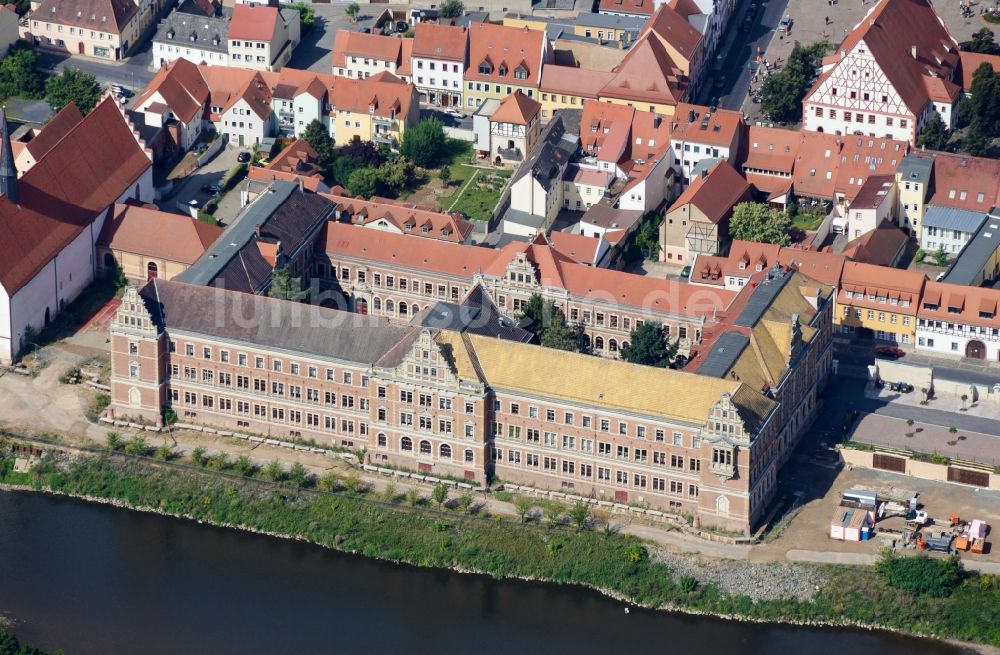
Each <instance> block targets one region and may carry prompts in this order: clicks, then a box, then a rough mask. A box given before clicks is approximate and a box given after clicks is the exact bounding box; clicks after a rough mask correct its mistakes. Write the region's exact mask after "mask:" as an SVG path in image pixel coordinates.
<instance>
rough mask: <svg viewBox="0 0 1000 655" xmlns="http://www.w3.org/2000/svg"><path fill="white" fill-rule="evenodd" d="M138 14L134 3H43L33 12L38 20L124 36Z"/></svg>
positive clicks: (105, 0)
mask: <svg viewBox="0 0 1000 655" xmlns="http://www.w3.org/2000/svg"><path fill="white" fill-rule="evenodd" d="M138 13H139V6H138V5H137V4H136V3H135V2H132V0H74V1H73V2H66V0H43V1H42V3H41V4H40V5H39V6H38V8H37V9H35V10H34V11H33V12H31V16H32V17H33V18H34V19H35V20H44V21H47V22H50V23H56V24H60V25H73V26H76V27H81V28H84V29H87V30H95V31H101V32H111V33H113V34H119V35H120V34H121V33H122V30H124V29H125V26H127V25H128V24H129V23H130V22H131V21H132V19H133V18H135V17H136V15H137V14H138Z"/></svg>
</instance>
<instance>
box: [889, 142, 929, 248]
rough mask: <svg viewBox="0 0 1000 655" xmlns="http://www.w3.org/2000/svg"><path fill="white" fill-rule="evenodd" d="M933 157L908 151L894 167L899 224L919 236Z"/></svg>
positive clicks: (927, 195) (927, 196)
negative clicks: (895, 167)
mask: <svg viewBox="0 0 1000 655" xmlns="http://www.w3.org/2000/svg"><path fill="white" fill-rule="evenodd" d="M933 171H934V159H932V158H931V157H923V156H920V155H919V154H917V153H910V154H908V155H906V156H905V157H903V161H901V162H900V163H899V168H897V169H896V197H897V201H896V203H897V204H896V216H898V217H899V226H900V227H901V228H903V229H904V230H906V231H907V232H910V233H912V234H914V235H917V237H918V238H919V235H920V226H921V224H922V223H923V219H924V212H925V211H926V203H927V199H928V198H929V197H930V192H931V175H932V173H933Z"/></svg>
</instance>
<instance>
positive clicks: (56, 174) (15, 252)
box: [0, 96, 151, 295]
mask: <svg viewBox="0 0 1000 655" xmlns="http://www.w3.org/2000/svg"><path fill="white" fill-rule="evenodd" d="M150 166H151V163H150V159H149V157H148V156H147V155H146V153H145V152H144V151H143V149H142V148H140V147H139V144H138V142H137V141H136V139H135V136H133V134H132V131H131V129H130V128H129V126H128V124H127V123H126V122H125V117H124V116H122V114H121V112H120V110H119V109H118V106H117V104H116V103H115V100H114V98H112V97H110V96H108V97H106V98H105V99H104V100H102V101H101V102H100V103H98V105H97V106H96V107H95V108H94V109H93V110H92V111H91V112H90V113H89V114H88V115H87V116H86V117H85V118H84V119H83V121H81V122H80V123H79V124H78V125H76V126H75V127H73V128H72V129H71V130H70V131H69V132H67V133H66V135H65V136H64V137H63V138H62V139H60V140H59V142H58V143H56V144H55V145H53V146H52V147H51V148H50V149H49V151H48V153H46V155H45V156H44V157H42V159H41V160H40V161H38V162H37V163H36V164H35V165H34V166H33V167H32V168H31V169H30V170H28V171H27V172H26V173H25V174H24V175H23V176H22V177H21V178H20V179H19V180H18V190H19V191H20V201H21V205H20V206H16V205H14V204H13V203H11V202H10V201H9V200H8V199H7V198H6V197H3V198H0V283H2V284H3V286H4V288H5V289H6V291H7V293H8V294H11V295H13V294H14V293H16V292H17V291H18V290H19V289H20V288H21V287H22V286H24V285H25V284H26V283H28V282H29V281H30V280H31V279H32V278H33V277H34V276H35V275H36V274H37V273H38V271H40V270H41V269H42V268H43V267H44V266H45V265H46V264H48V262H49V261H51V260H52V258H53V257H55V256H56V255H57V254H58V253H59V252H60V251H61V250H62V249H63V248H65V247H66V245H68V244H69V243H70V242H71V241H72V240H73V239H75V238H76V237H77V235H78V234H79V233H80V231H81V230H83V229H84V227H86V226H87V225H88V224H89V223H90V222H91V221H92V220H93V219H94V217H95V216H96V215H97V214H98V212H101V211H104V210H105V209H106V208H107V207H109V206H110V205H111V204H113V203H114V202H115V200H117V199H118V198H119V197H120V196H121V195H122V194H124V193H126V192H127V191H128V190H129V189H130V188H131V187H132V186H133V185H134V184H135V182H136V180H138V179H139V177H141V176H142V175H143V173H145V172H146V170H147V169H149V167H150Z"/></svg>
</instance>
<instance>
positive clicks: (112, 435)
mask: <svg viewBox="0 0 1000 655" xmlns="http://www.w3.org/2000/svg"><path fill="white" fill-rule="evenodd" d="M104 445H105V446H107V448H108V450H118V449H120V448H121V447H122V436H121V435H120V434H118V433H117V432H115V431H114V430H110V431H108V435H107V438H105V440H104Z"/></svg>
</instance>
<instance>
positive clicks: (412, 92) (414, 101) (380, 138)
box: [329, 73, 420, 148]
mask: <svg viewBox="0 0 1000 655" xmlns="http://www.w3.org/2000/svg"><path fill="white" fill-rule="evenodd" d="M329 104H330V132H331V134H332V135H333V138H334V139H335V140H336V142H337V143H338V144H344V143H350V142H351V141H353V140H354V139H361V140H362V141H373V142H375V143H376V144H383V145H388V146H390V147H392V148H397V147H399V143H400V141H401V140H402V139H403V133H404V132H405V131H406V130H407V129H408V128H410V127H412V126H414V125H416V124H417V122H419V120H420V99H419V97H418V96H417V89H416V87H415V86H413V85H412V84H407V83H406V82H403V81H402V80H401V79H399V78H398V77H396V76H394V75H393V74H392V73H379V74H378V75H374V76H372V77H366V78H364V79H360V80H359V79H343V78H342V79H340V80H338V81H337V82H336V83H335V84H334V86H333V89H332V90H331V92H330V95H329Z"/></svg>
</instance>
